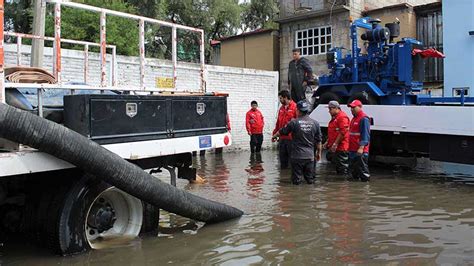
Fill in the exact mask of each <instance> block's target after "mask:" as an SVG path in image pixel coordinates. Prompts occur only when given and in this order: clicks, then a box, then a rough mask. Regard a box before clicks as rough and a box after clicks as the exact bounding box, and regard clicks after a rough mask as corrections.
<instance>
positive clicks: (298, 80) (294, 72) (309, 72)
mask: <svg viewBox="0 0 474 266" xmlns="http://www.w3.org/2000/svg"><path fill="white" fill-rule="evenodd" d="M312 79H313V69H312V68H311V65H310V63H309V61H308V59H306V58H304V57H301V51H300V49H293V60H292V61H291V62H290V65H289V67H288V85H289V86H290V91H291V98H292V99H293V101H294V102H295V103H297V102H299V101H301V100H304V99H306V95H305V89H306V86H307V84H308V82H309V81H310V80H312Z"/></svg>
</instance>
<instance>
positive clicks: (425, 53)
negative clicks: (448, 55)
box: [411, 48, 445, 58]
mask: <svg viewBox="0 0 474 266" xmlns="http://www.w3.org/2000/svg"><path fill="white" fill-rule="evenodd" d="M411 54H412V55H417V54H419V55H421V57H422V58H429V57H431V58H445V55H444V54H443V53H441V52H440V51H438V50H436V49H434V48H429V49H426V50H421V49H413V51H412V52H411Z"/></svg>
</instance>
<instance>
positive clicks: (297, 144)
mask: <svg viewBox="0 0 474 266" xmlns="http://www.w3.org/2000/svg"><path fill="white" fill-rule="evenodd" d="M297 110H298V111H297V113H298V118H297V119H293V120H291V121H290V122H289V123H288V124H287V125H286V126H285V127H284V128H282V129H280V130H279V132H277V133H276V134H275V135H273V139H276V138H278V137H279V136H280V135H288V134H290V133H291V134H292V138H293V139H292V145H291V181H292V183H293V184H295V185H299V184H301V182H303V178H304V179H305V180H306V182H307V183H308V184H312V183H314V171H315V169H314V166H315V163H314V161H315V160H316V161H319V160H320V159H321V128H320V127H319V124H318V122H316V121H315V120H313V119H312V118H310V117H309V115H308V112H309V104H308V102H306V101H300V102H298V104H297Z"/></svg>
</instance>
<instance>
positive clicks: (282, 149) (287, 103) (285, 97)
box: [272, 90, 297, 169]
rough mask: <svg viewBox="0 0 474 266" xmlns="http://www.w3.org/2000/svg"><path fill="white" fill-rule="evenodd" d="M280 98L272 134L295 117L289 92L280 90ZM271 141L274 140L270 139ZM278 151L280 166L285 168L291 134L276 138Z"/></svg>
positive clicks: (287, 162)
mask: <svg viewBox="0 0 474 266" xmlns="http://www.w3.org/2000/svg"><path fill="white" fill-rule="evenodd" d="M278 97H279V98H280V103H281V107H280V110H279V111H278V118H277V121H276V125H275V129H274V130H273V135H275V134H276V133H277V132H278V131H279V130H280V129H282V128H284V127H285V126H286V125H287V124H288V122H290V121H291V120H292V119H294V118H296V117H297V116H296V103H295V102H294V101H292V100H291V95H290V92H289V91H287V90H282V91H280V92H279V93H278ZM272 141H274V140H273V139H272ZM278 151H279V155H280V168H281V169H286V168H288V166H289V163H290V154H291V134H289V135H280V138H279V140H278Z"/></svg>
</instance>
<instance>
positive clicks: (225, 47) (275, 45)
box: [212, 29, 280, 71]
mask: <svg viewBox="0 0 474 266" xmlns="http://www.w3.org/2000/svg"><path fill="white" fill-rule="evenodd" d="M278 35H279V33H278V31H277V30H272V29H262V30H256V31H252V32H245V33H242V34H240V35H235V36H230V37H226V38H222V39H220V40H218V41H213V45H212V47H213V59H212V63H213V64H216V65H222V66H231V67H241V68H252V69H260V70H268V71H278V70H279V67H280V64H279V61H280V56H279V52H280V49H279V38H278Z"/></svg>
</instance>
